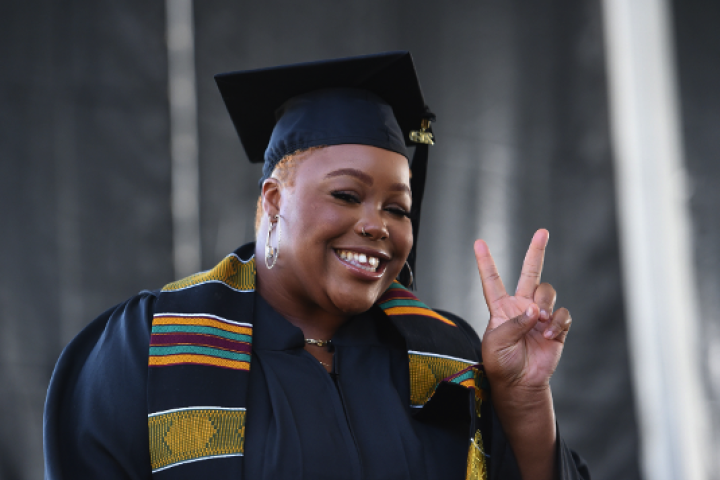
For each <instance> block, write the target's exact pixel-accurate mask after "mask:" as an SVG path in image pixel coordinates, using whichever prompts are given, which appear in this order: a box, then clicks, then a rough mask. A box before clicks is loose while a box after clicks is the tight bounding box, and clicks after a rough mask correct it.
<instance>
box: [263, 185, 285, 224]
mask: <svg viewBox="0 0 720 480" xmlns="http://www.w3.org/2000/svg"><path fill="white" fill-rule="evenodd" d="M260 191H261V195H262V199H263V200H262V202H263V210H264V211H265V214H266V215H268V216H270V217H273V216H275V215H277V214H279V213H280V205H281V203H282V195H283V188H282V184H281V183H280V182H279V181H278V180H277V179H275V178H272V177H271V178H268V179H266V180H265V181H264V182H263V185H262V189H261V190H260Z"/></svg>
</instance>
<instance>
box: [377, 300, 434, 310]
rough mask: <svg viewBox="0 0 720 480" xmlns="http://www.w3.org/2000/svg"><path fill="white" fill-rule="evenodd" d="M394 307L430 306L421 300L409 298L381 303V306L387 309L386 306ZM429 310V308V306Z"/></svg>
mask: <svg viewBox="0 0 720 480" xmlns="http://www.w3.org/2000/svg"><path fill="white" fill-rule="evenodd" d="M392 307H421V308H428V306H427V305H425V304H424V303H422V302H421V301H420V300H411V299H408V298H402V299H401V298H398V299H396V300H390V301H388V302H383V303H381V304H380V308H382V309H386V308H392ZM428 310H429V308H428Z"/></svg>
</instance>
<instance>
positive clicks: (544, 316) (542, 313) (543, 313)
mask: <svg viewBox="0 0 720 480" xmlns="http://www.w3.org/2000/svg"><path fill="white" fill-rule="evenodd" d="M540 318H542V319H543V320H548V319H549V318H550V314H549V313H548V312H547V310H540Z"/></svg>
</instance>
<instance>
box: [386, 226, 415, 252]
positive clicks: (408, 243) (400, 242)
mask: <svg viewBox="0 0 720 480" xmlns="http://www.w3.org/2000/svg"><path fill="white" fill-rule="evenodd" d="M390 238H394V239H395V241H394V244H395V248H396V249H397V252H398V254H400V253H401V254H402V255H403V256H405V257H407V256H408V255H409V254H410V250H411V249H412V246H413V234H412V225H411V224H410V223H409V222H408V224H407V225H398V226H397V227H395V228H392V229H391V230H390Z"/></svg>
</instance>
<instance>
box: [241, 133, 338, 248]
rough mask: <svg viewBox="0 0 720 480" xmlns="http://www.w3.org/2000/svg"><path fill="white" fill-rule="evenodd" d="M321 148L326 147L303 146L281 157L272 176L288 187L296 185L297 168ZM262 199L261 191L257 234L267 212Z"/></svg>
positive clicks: (256, 212)
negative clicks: (309, 155)
mask: <svg viewBox="0 0 720 480" xmlns="http://www.w3.org/2000/svg"><path fill="white" fill-rule="evenodd" d="M321 148H324V146H318V147H309V148H303V149H300V150H295V151H294V152H293V153H289V154H287V155H285V156H284V157H283V158H282V159H280V161H279V162H278V163H277V165H275V168H274V169H273V171H272V174H270V177H271V178H274V179H276V180H277V181H279V182H280V183H282V184H283V185H286V186H288V187H292V186H294V185H295V168H296V167H297V166H298V165H299V164H300V162H301V161H302V160H305V159H306V158H307V156H308V154H310V153H312V152H314V151H315V150H319V149H321ZM262 200H263V197H262V193H261V194H260V195H259V196H258V199H257V207H256V209H255V235H257V232H258V230H259V229H260V221H261V220H262V217H263V214H264V213H265V212H264V211H263V205H262Z"/></svg>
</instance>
